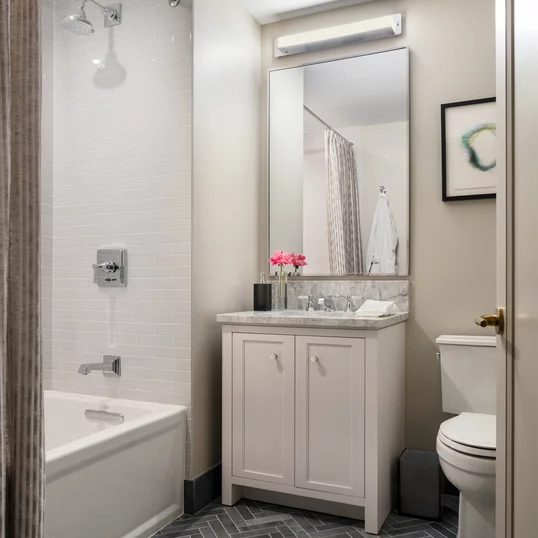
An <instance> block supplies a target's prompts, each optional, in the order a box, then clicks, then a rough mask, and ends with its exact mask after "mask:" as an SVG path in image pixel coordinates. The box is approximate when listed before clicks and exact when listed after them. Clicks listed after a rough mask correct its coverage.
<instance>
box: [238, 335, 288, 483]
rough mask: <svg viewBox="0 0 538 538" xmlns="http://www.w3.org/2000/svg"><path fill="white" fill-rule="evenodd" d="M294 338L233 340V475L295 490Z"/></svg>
mask: <svg viewBox="0 0 538 538" xmlns="http://www.w3.org/2000/svg"><path fill="white" fill-rule="evenodd" d="M294 343H295V338H294V337H293V336H277V335H268V334H259V335H258V334H234V335H233V474H234V476H239V477H243V478H253V479H256V480H263V481H265V482H275V483H277V484H286V485H290V486H292V485H293V483H294V478H295V476H294V459H295V348H294Z"/></svg>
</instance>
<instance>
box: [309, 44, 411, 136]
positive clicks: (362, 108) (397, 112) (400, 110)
mask: <svg viewBox="0 0 538 538" xmlns="http://www.w3.org/2000/svg"><path fill="white" fill-rule="evenodd" d="M302 69H304V103H305V105H306V106H308V107H309V108H310V109H311V110H312V111H313V112H315V113H316V114H317V115H318V116H320V117H321V118H322V119H323V120H324V121H325V122H327V123H328V124H329V125H331V127H333V128H334V129H338V128H345V127H355V126H359V125H377V124H382V123H393V122H400V121H406V120H407V118H408V109H407V91H408V90H407V80H408V79H407V52H406V51H405V50H404V49H400V50H395V51H391V52H385V53H383V54H370V55H367V56H360V57H357V58H349V59H347V60H340V61H334V62H326V63H321V64H316V65H311V66H308V67H304V68H302ZM319 129H323V125H322V124H320V123H319V121H317V120H316V119H314V118H313V117H312V116H310V115H309V114H305V132H309V131H316V130H319Z"/></svg>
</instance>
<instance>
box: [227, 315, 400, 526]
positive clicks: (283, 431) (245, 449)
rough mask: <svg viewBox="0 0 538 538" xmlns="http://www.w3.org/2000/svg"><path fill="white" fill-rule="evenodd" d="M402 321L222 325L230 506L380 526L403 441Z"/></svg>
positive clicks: (391, 496)
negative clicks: (316, 513)
mask: <svg viewBox="0 0 538 538" xmlns="http://www.w3.org/2000/svg"><path fill="white" fill-rule="evenodd" d="M404 328H405V325H404V324H403V323H399V324H395V325H392V326H388V327H387V326H383V327H382V328H380V329H375V328H374V329H372V328H371V327H369V328H367V329H355V328H353V329H347V328H346V329H339V328H333V327H330V328H325V327H321V328H317V327H305V326H298V327H293V326H288V325H286V326H278V325H274V326H271V325H266V324H264V325H241V324H237V323H233V324H232V323H230V324H225V325H224V326H223V457H222V459H223V462H222V466H223V492H222V502H223V504H225V505H232V504H234V503H235V502H237V501H238V500H239V499H240V498H241V497H250V498H255V499H260V500H268V501H272V502H276V503H280V504H291V505H293V504H296V505H297V506H301V507H311V509H316V510H321V511H327V512H335V513H340V514H342V515H348V516H351V517H357V518H359V519H365V528H366V531H367V532H370V533H374V534H376V533H377V532H378V531H379V529H380V528H381V526H382V524H383V523H384V521H385V519H386V517H387V516H388V514H389V512H390V510H391V508H392V506H393V501H394V498H395V497H394V495H395V493H396V483H397V480H396V471H397V462H398V458H399V456H400V454H401V452H402V451H403V449H404V419H405V417H404V409H405V401H404V382H405V371H404V366H405V365H404V362H405V361H404V347H405V332H404ZM305 503H306V504H305ZM335 503H337V504H335Z"/></svg>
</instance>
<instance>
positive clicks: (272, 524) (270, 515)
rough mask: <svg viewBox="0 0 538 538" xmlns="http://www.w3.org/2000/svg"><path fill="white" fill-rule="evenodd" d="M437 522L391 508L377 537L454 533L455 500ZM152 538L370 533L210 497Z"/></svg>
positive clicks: (329, 519) (342, 537)
mask: <svg viewBox="0 0 538 538" xmlns="http://www.w3.org/2000/svg"><path fill="white" fill-rule="evenodd" d="M443 504H444V505H445V508H444V514H443V519H442V521H439V522H434V521H426V520H423V519H413V518H409V517H405V516H400V515H398V514H397V513H396V512H393V513H392V514H391V515H390V516H389V518H388V519H387V521H386V523H385V525H384V526H383V529H382V530H381V532H380V533H379V535H378V536H384V537H389V536H398V537H399V538H422V537H424V538H456V535H457V532H458V502H457V498H456V497H448V496H447V497H445V499H444V503H443ZM155 536H156V537H157V538H178V537H181V538H188V537H191V538H364V537H370V538H373V535H372V534H366V532H365V531H364V523H363V522H362V521H357V520H354V519H347V518H343V517H338V516H331V515H327V514H320V513H318V512H309V511H306V510H297V509H295V508H286V507H283V506H277V505H274V504H266V503H262V502H255V501H249V500H246V499H244V500H241V501H239V502H238V503H237V504H236V505H235V506H234V507H232V508H230V507H228V506H222V505H221V504H220V503H219V501H215V502H214V503H212V504H210V505H209V506H207V507H206V508H204V509H203V510H202V511H201V512H199V513H198V514H196V515H195V516H182V517H180V518H178V519H176V520H175V521H174V522H173V523H171V524H170V525H169V526H168V527H165V528H164V529H162V530H161V531H160V532H158V533H157V534H156V535H155Z"/></svg>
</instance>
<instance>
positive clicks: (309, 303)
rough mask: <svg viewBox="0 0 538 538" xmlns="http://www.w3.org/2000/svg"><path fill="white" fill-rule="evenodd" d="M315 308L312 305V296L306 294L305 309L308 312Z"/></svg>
mask: <svg viewBox="0 0 538 538" xmlns="http://www.w3.org/2000/svg"><path fill="white" fill-rule="evenodd" d="M315 309H316V308H315V307H314V297H313V296H312V295H309V296H308V306H307V307H306V310H307V311H308V312H313V311H314V310H315Z"/></svg>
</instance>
